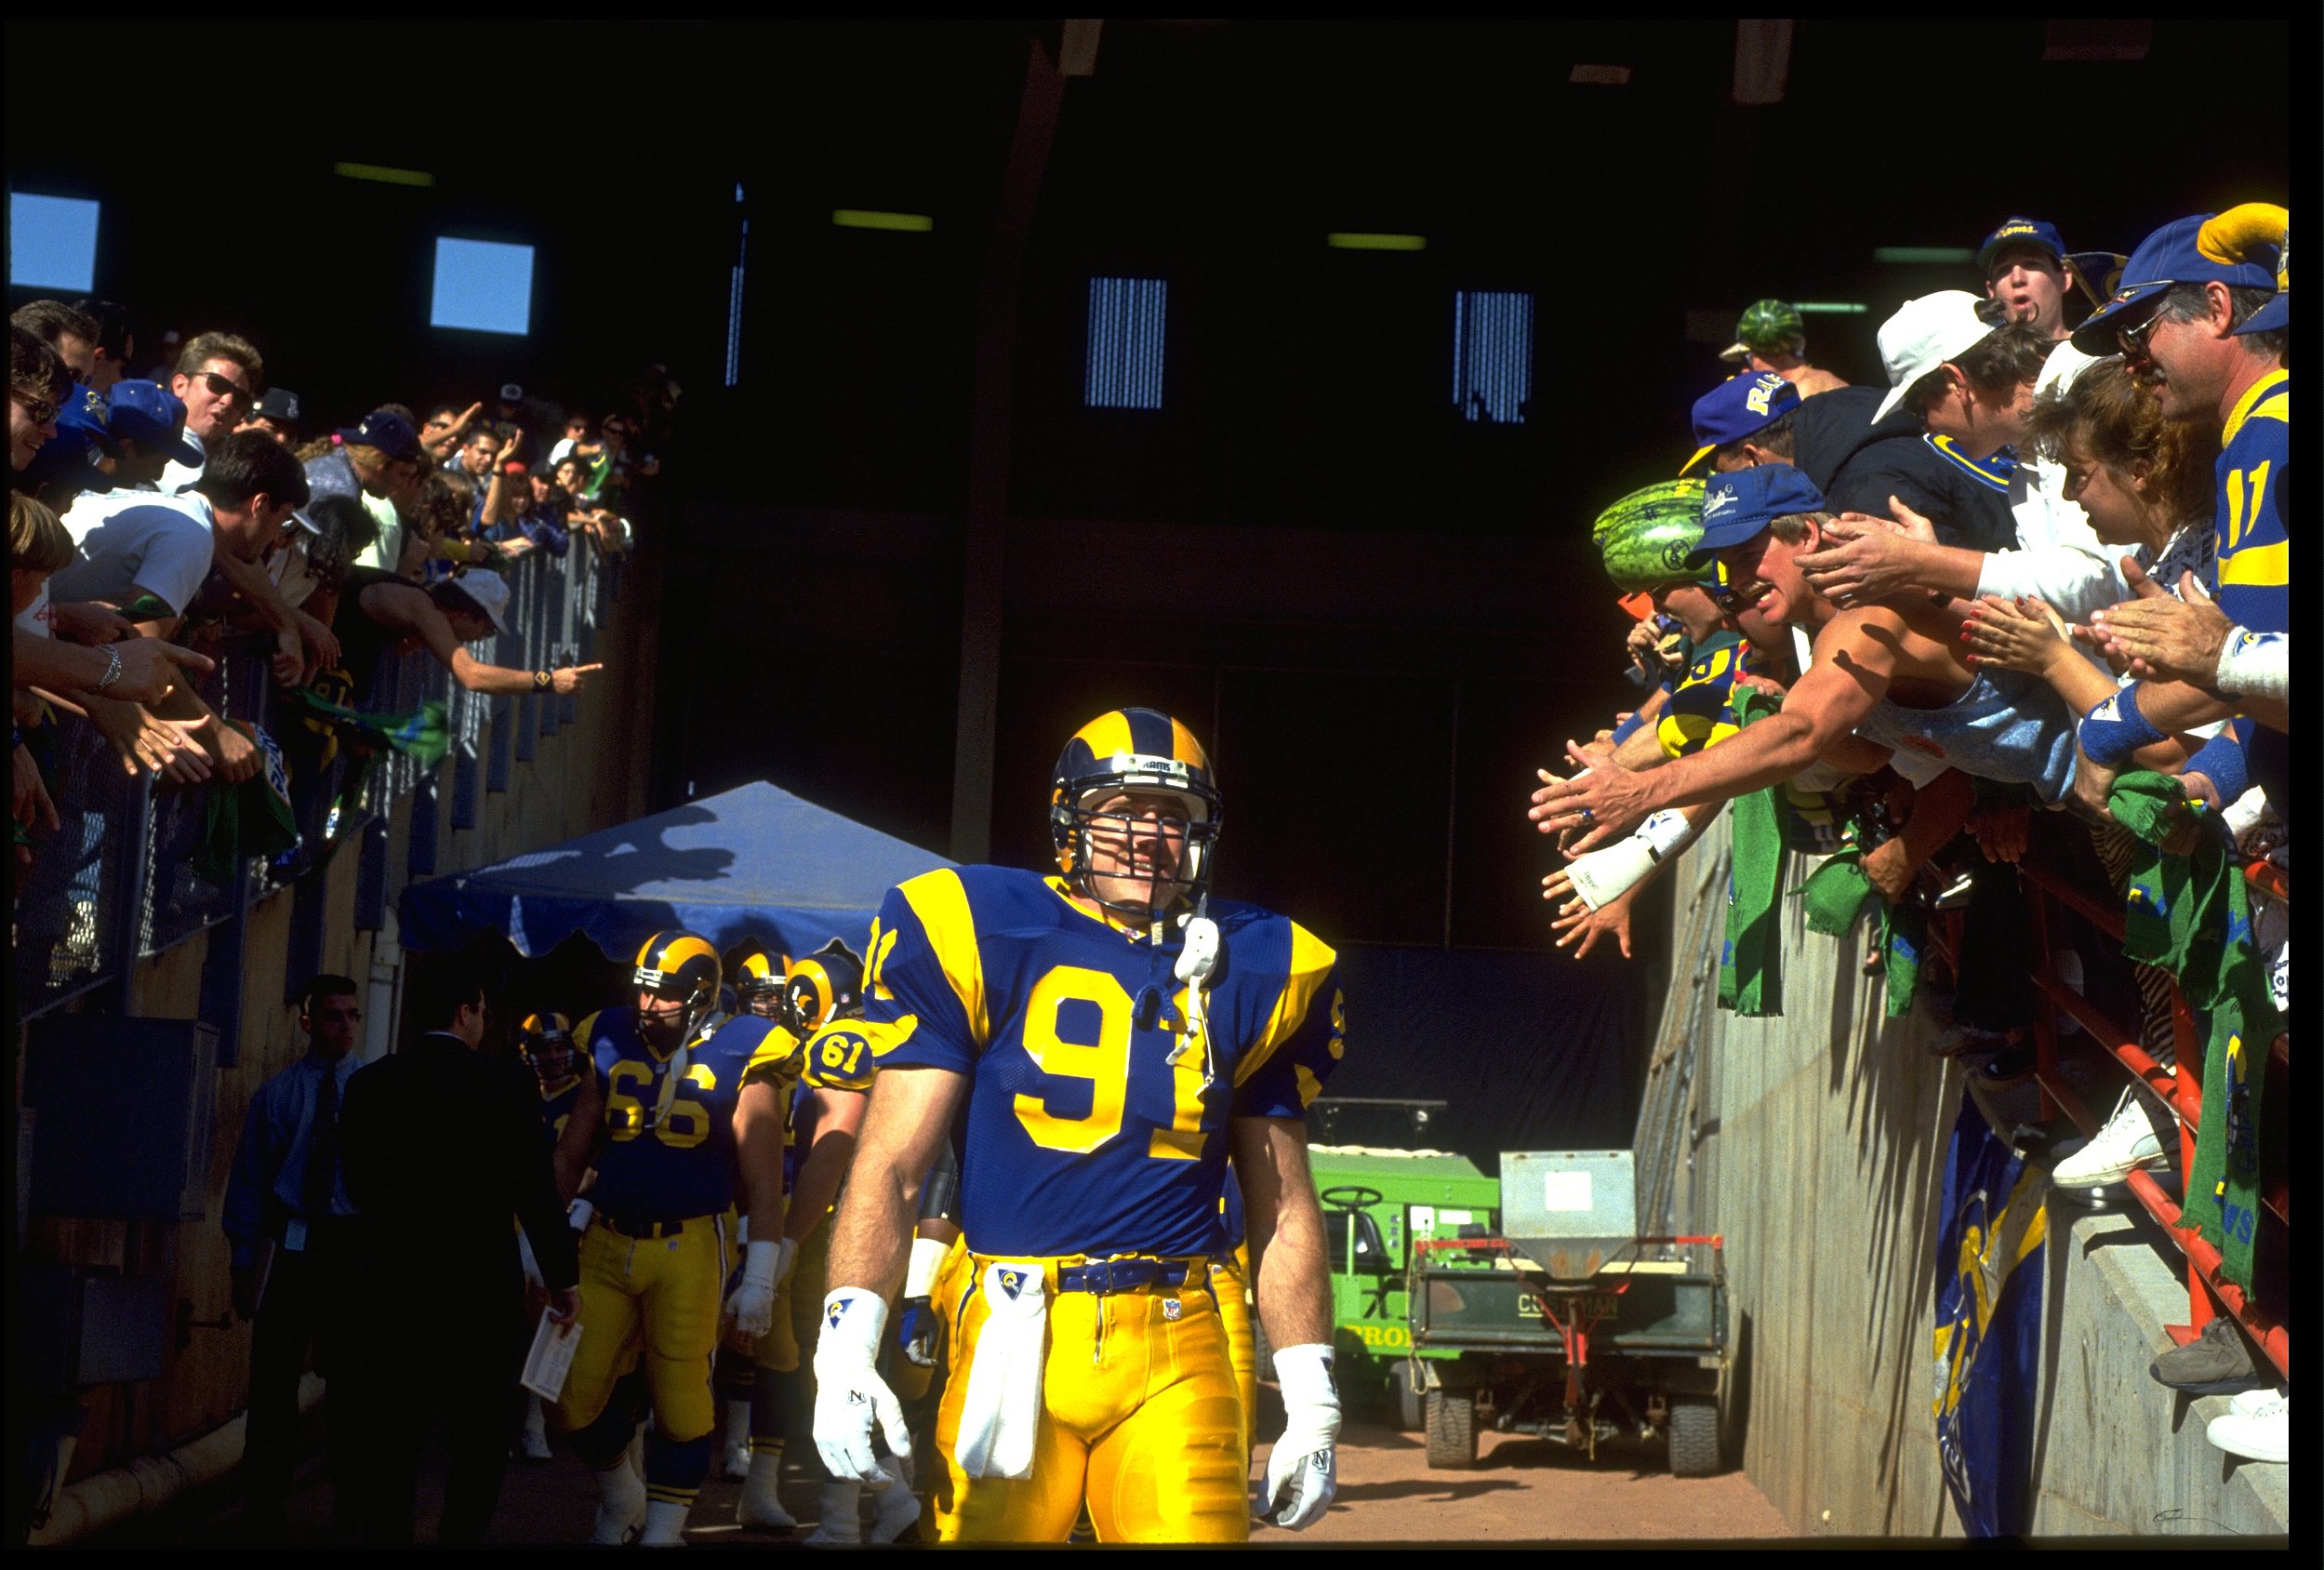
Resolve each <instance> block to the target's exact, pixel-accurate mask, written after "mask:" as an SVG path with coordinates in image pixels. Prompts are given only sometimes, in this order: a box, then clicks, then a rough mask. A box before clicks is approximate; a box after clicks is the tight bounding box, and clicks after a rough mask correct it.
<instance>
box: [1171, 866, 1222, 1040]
mask: <svg viewBox="0 0 2324 1570" xmlns="http://www.w3.org/2000/svg"><path fill="white" fill-rule="evenodd" d="M1209 909H1210V897H1209V896H1207V895H1205V896H1204V897H1203V898H1202V902H1201V903H1199V904H1197V905H1196V906H1195V908H1194V911H1193V913H1192V914H1191V915H1185V916H1180V917H1179V918H1178V925H1179V927H1180V928H1181V929H1183V930H1184V931H1185V933H1186V946H1185V947H1184V948H1183V949H1181V950H1179V951H1178V963H1177V965H1176V966H1175V968H1174V970H1173V971H1172V974H1173V975H1174V976H1175V978H1177V979H1178V980H1180V981H1182V982H1184V983H1186V988H1187V1019H1186V1025H1187V1028H1186V1030H1185V1031H1182V1032H1181V1033H1180V1034H1179V1037H1178V1046H1177V1050H1176V1051H1175V1052H1173V1053H1172V1054H1171V1055H1170V1061H1171V1062H1172V1063H1173V1064H1176V1063H1182V1062H1184V1061H1185V1060H1186V1058H1187V1056H1188V1054H1189V1053H1191V1052H1192V1051H1193V1050H1194V1043H1195V1040H1196V1038H1197V1037H1200V1038H1201V1040H1202V1083H1203V1084H1205V1085H1208V1084H1210V1082H1211V1081H1212V1080H1214V1079H1215V1078H1217V1077H1218V1064H1217V1060H1216V1058H1214V1057H1213V1056H1212V1053H1211V1024H1210V1005H1209V988H1210V979H1211V972H1212V971H1213V970H1215V969H1216V968H1217V966H1218V924H1217V923H1216V922H1215V921H1213V920H1211V918H1210V917H1209V916H1208V915H1207V914H1205V913H1204V912H1205V911H1208V910H1209Z"/></svg>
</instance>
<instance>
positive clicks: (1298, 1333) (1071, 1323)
mask: <svg viewBox="0 0 2324 1570" xmlns="http://www.w3.org/2000/svg"><path fill="white" fill-rule="evenodd" d="M1220 807H1221V802H1220V797H1219V793H1218V791H1217V789H1216V787H1215V784H1214V783H1213V780H1212V776H1211V769H1210V764H1209V761H1208V759H1207V758H1206V756H1205V755H1204V753H1203V751H1202V744H1201V743H1200V742H1198V741H1197V740H1196V739H1195V738H1194V735H1193V733H1192V732H1191V731H1189V729H1188V728H1187V727H1186V726H1185V725H1181V724H1179V723H1178V722H1177V721H1175V720H1173V719H1172V718H1170V717H1169V716H1168V715H1166V714H1162V713H1158V712H1154V711H1152V710H1150V709H1121V710H1115V711H1112V712H1109V713H1105V714H1101V715H1099V716H1098V717H1097V718H1096V719H1095V720H1093V721H1091V722H1090V723H1089V724H1088V725H1084V726H1082V728H1081V730H1079V731H1078V732H1076V733H1075V734H1074V736H1073V738H1072V739H1071V740H1070V741H1069V743H1068V744H1067V746H1066V749H1065V752H1064V754H1063V755H1062V756H1061V757H1060V758H1059V760H1058V763H1057V767H1056V774H1055V778H1054V783H1053V788H1052V793H1051V802H1050V825H1051V832H1052V836H1053V840H1054V843H1055V845H1056V856H1057V868H1058V871H1057V874H1056V876H1054V877H1047V878H1044V877H1042V876H1041V875H1040V874H1038V873H1034V872H1026V871H1015V870H1011V869H1007V868H1000V867H985V866H977V867H962V868H958V869H950V868H948V869H945V870H942V871H935V872H929V873H925V874H923V875H922V876H920V877H917V878H914V879H912V880H910V882H908V883H905V884H903V885H900V886H899V887H897V888H895V889H893V890H891V891H889V893H888V895H887V898H886V899H885V900H884V902H883V905H882V907H881V911H880V918H879V921H878V922H877V923H876V924H875V925H874V926H873V927H872V932H871V945H872V948H871V953H870V966H871V969H870V978H869V982H868V992H867V996H866V1001H865V1006H864V1020H863V1024H862V1029H861V1034H862V1036H863V1037H864V1038H865V1040H866V1042H867V1043H868V1044H869V1046H870V1052H871V1054H872V1056H873V1058H874V1060H875V1062H876V1064H877V1066H878V1068H879V1071H880V1072H879V1074H878V1076H877V1078H876V1079H875V1080H874V1081H873V1084H872V1090H871V1104H870V1110H869V1112H868V1113H867V1115H866V1117H865V1121H864V1127H863V1131H862V1134H861V1135H860V1136H859V1138H858V1141H857V1152H856V1162H855V1169H854V1171H853V1173H852V1175H851V1176H850V1178H849V1181H848V1188H847V1192H846V1194H845V1195H844V1197H843V1199H842V1201H841V1204H840V1210H839V1217H838V1220H837V1222H836V1224H835V1229H834V1233H833V1237H832V1243H831V1258H830V1292H829V1293H828V1295H827V1296H826V1297H825V1299H824V1305H823V1319H822V1324H821V1332H820V1340H819V1341H818V1344H817V1350H816V1357H815V1373H816V1380H817V1393H816V1404H815V1436H816V1444H817V1449H818V1450H820V1451H821V1453H822V1456H823V1458H824V1461H825V1463H826V1464H827V1465H828V1466H829V1467H830V1469H831V1470H832V1472H833V1474H834V1475H837V1476H842V1477H854V1478H857V1479H860V1480H862V1481H864V1482H866V1483H870V1484H873V1485H874V1486H875V1487H886V1486H889V1485H891V1484H893V1483H894V1482H895V1481H896V1470H901V1469H900V1467H898V1466H897V1464H896V1462H894V1461H890V1462H886V1463H883V1461H882V1459H881V1457H880V1456H879V1453H878V1451H877V1449H876V1447H875V1445H876V1442H878V1441H884V1443H885V1444H886V1445H887V1447H888V1449H889V1451H890V1453H891V1455H893V1456H901V1455H902V1454H903V1453H904V1452H905V1451H906V1450H907V1449H908V1447H909V1445H910V1434H909V1432H908V1431H907V1430H906V1427H905V1422H904V1417H903V1413H902V1411H901V1409H900V1406H899V1404H898V1403H897V1401H896V1395H895V1393H894V1392H893V1391H892V1390H890V1388H889V1387H888V1385H887V1384H886V1383H885V1382H884V1381H883V1379H882V1378H881V1377H880V1376H879V1374H878V1372H877V1370H876V1363H877V1359H878V1356H879V1353H880V1350H881V1344H882V1340H883V1330H884V1328H885V1325H886V1323H887V1316H888V1302H889V1300H890V1299H892V1298H893V1297H895V1296H896V1291H897V1288H898V1287H899V1286H901V1285H902V1284H903V1280H904V1274H905V1262H906V1252H907V1246H908V1243H909V1240H910V1236H911V1232H912V1223H913V1219H914V1217H915V1214H916V1212H917V1209H918V1205H917V1196H916V1190H917V1188H918V1186H919V1184H920V1183H921V1181H922V1178H923V1175H924V1174H925V1173H926V1172H927V1171H928V1170H929V1168H930V1166H931V1164H932V1163H933V1161H934V1159H935V1156H936V1149H937V1146H938V1145H939V1143H940V1142H941V1141H942V1140H944V1139H945V1138H948V1137H949V1135H950V1131H951V1129H952V1126H953V1123H954V1118H955V1114H956V1113H959V1114H960V1115H961V1117H962V1119H963V1124H962V1126H963V1136H962V1143H961V1156H960V1182H961V1201H960V1203H961V1216H960V1221H961V1230H962V1233H963V1246H962V1247H961V1249H960V1250H959V1251H958V1252H957V1253H956V1254H955V1255H954V1256H953V1257H952V1259H951V1262H950V1267H949V1268H948V1270H947V1271H946V1273H945V1276H944V1279H943V1280H942V1281H941V1282H940V1283H939V1284H938V1286H937V1291H936V1303H937V1307H938V1308H939V1309H940V1310H941V1311H942V1312H943V1315H944V1324H945V1326H946V1331H947V1335H948V1337H950V1346H951V1351H952V1362H951V1370H950V1377H949V1379H948V1381H947V1383H946V1386H945V1390H944V1395H943V1398H942V1401H941V1403H940V1404H939V1407H938V1410H937V1417H936V1452H937V1456H938V1457H939V1460H940V1462H941V1473H940V1475H938V1476H936V1478H935V1479H934V1480H933V1482H934V1504H935V1514H936V1530H937V1536H938V1537H939V1538H940V1539H941V1540H944V1541H948V1542H1063V1541H1065V1540H1066V1539H1067V1537H1068V1536H1069V1534H1070V1533H1071V1531H1072V1529H1073V1523H1074V1519H1075V1517H1076V1515H1077V1513H1078V1512H1079V1511H1080V1510H1082V1507H1083V1506H1084V1504H1086V1506H1087V1509H1088V1511H1089V1518H1090V1522H1091V1524H1092V1526H1093V1527H1094V1528H1095V1530H1096V1536H1097V1537H1098V1538H1099V1540H1101V1541H1104V1542H1240V1541H1242V1540H1243V1539H1244V1538H1245V1537H1247V1536H1248V1534H1249V1530H1250V1521H1251V1505H1250V1501H1249V1499H1248V1497H1247V1494H1246V1486H1247V1472H1248V1469H1247V1465H1246V1461H1245V1457H1244V1453H1243V1449H1242V1402H1241V1398H1240V1396H1239V1394H1238V1392H1237V1390H1236V1382H1235V1376H1234V1370H1233V1366H1232V1363H1231V1360H1230V1356H1229V1350H1228V1334H1227V1330H1226V1327H1225V1325H1224V1324H1223V1323H1222V1321H1221V1318H1220V1315H1219V1311H1218V1307H1217V1304H1216V1302H1215V1299H1214V1297H1213V1295H1212V1280H1211V1272H1210V1264H1211V1258H1210V1256H1211V1253H1212V1251H1213V1250H1214V1249H1215V1248H1216V1247H1217V1246H1218V1245H1219V1232H1218V1201H1219V1195H1220V1187H1221V1184H1222V1183H1223V1182H1224V1180H1225V1177H1226V1173H1227V1168H1228V1163H1229V1161H1230V1160H1231V1162H1232V1164H1233V1167H1234V1171H1235V1174H1236V1177H1237V1178H1238V1179H1239V1180H1240V1182H1241V1185H1242V1194H1243V1201H1244V1204H1245V1208H1246V1213H1247V1217H1248V1222H1247V1224H1248V1231H1249V1240H1250V1245H1251V1257H1252V1261H1253V1265H1254V1267H1255V1272H1256V1286H1257V1298H1258V1308H1259V1313H1260V1316H1261V1319H1262V1321H1263V1322H1264V1324H1265V1325H1266V1327H1267V1331H1268V1337H1269V1338H1270V1339H1271V1340H1273V1342H1274V1343H1275V1344H1276V1346H1278V1347H1279V1348H1281V1349H1282V1350H1279V1351H1278V1352H1277V1353H1276V1354H1275V1373H1276V1376H1277V1377H1278V1379H1279V1380H1280V1381H1281V1384H1282V1393H1283V1404H1284V1408H1285V1413H1286V1417H1287V1423H1286V1427H1285V1430H1284V1432H1283V1433H1282V1437H1281V1438H1280V1439H1278V1441H1277V1443H1276V1444H1275V1446H1274V1449H1273V1453H1272V1454H1271V1456H1270V1457H1269V1458H1268V1468H1267V1481H1266V1484H1264V1487H1263V1489H1262V1492H1261V1494H1260V1497H1259V1501H1258V1510H1259V1513H1260V1514H1261V1515H1263V1516H1264V1517H1265V1518H1266V1519H1268V1520H1269V1521H1272V1522H1274V1523H1277V1524H1280V1525H1284V1526H1292V1527H1298V1526H1305V1525H1307V1524H1308V1523H1312V1522H1314V1521H1316V1520H1318V1519H1320V1518H1321V1516H1322V1514H1323V1511H1324V1510H1325V1508H1326V1507H1327V1506H1328V1505H1329V1503H1330V1501H1331V1497H1332V1494H1333V1491H1334V1486H1335V1484H1334V1480H1333V1470H1334V1452H1335V1444H1336V1441H1337V1436H1338V1430H1339V1397H1338V1393H1337V1390H1335V1386H1334V1384H1333V1379H1332V1347H1331V1319H1330V1302H1329V1296H1328V1292H1327V1279H1326V1273H1325V1251H1324V1244H1323V1221H1322V1216H1321V1209H1320V1207H1319V1205H1318V1204H1317V1201H1316V1196H1315V1190H1314V1186H1313V1183H1312V1181H1311V1179H1310V1178H1309V1176H1308V1161H1307V1138H1306V1130H1305V1126H1304V1121H1303V1120H1304V1116H1305V1109H1306V1107H1307V1104H1308V1101H1309V1100H1311V1099H1312V1098H1314V1097H1315V1095H1316V1094H1317V1093H1318V1091H1320V1090H1321V1086H1322V1083H1323V1080H1324V1078H1325V1076H1327V1075H1328V1074H1330V1073H1331V1072H1332V1070H1333V1068H1334V1066H1335V1063H1336V1062H1337V1060H1338V1058H1339V1056H1340V1053H1341V1050H1342V1044H1341V1023H1342V1013H1341V1005H1340V999H1339V993H1338V990H1337V988H1336V987H1335V984H1334V978H1335V955H1334V954H1333V952H1332V951H1331V950H1330V949H1328V948H1326V947H1325V946H1324V945H1323V944H1322V943H1321V942H1320V941H1318V940H1317V939H1316V938H1314V937H1313V936H1312V935H1311V934H1309V933H1308V931H1306V930H1305V929H1304V928H1302V927H1301V926H1299V925H1297V924H1295V923H1294V922H1292V921H1290V920H1289V919H1287V918H1285V917H1282V916H1280V915H1276V914H1274V913H1273V912H1271V911H1264V910H1260V909H1258V908H1257V907H1255V906H1250V905H1242V904H1230V903H1228V902H1227V901H1224V900H1216V899H1212V898H1209V885H1210V879H1211V870H1212V865H1211V864H1212V852H1213V849H1214V847H1215V844H1216V841H1217V836H1218V832H1219V826H1220Z"/></svg>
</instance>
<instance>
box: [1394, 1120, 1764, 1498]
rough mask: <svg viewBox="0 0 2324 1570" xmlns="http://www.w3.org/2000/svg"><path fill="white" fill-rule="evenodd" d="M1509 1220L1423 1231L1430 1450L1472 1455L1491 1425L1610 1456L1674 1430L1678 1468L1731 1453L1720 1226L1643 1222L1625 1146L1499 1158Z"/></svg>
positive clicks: (1416, 1256)
mask: <svg viewBox="0 0 2324 1570" xmlns="http://www.w3.org/2000/svg"><path fill="white" fill-rule="evenodd" d="M1501 1200H1502V1228H1501V1235H1498V1236H1494V1237H1485V1238H1473V1237H1472V1238H1438V1239H1428V1240H1415V1241H1414V1246H1413V1250H1412V1255H1411V1265H1410V1270H1409V1284H1408V1286H1407V1294H1406V1301H1407V1303H1408V1304H1409V1306H1410V1313H1411V1318H1412V1333H1411V1334H1412V1346H1413V1350H1414V1354H1415V1355H1414V1362H1413V1365H1412V1378H1413V1380H1414V1383H1415V1384H1417V1385H1419V1386H1420V1388H1421V1390H1422V1397H1421V1404H1422V1415H1423V1418H1424V1421H1425V1424H1426V1428H1427V1432H1428V1464H1429V1465H1430V1466H1432V1467H1467V1466H1472V1465H1474V1464H1475V1462H1476V1459H1477V1434H1478V1432H1479V1430H1480V1428H1481V1427H1490V1428H1491V1429H1493V1430H1496V1431H1500V1432H1517V1433H1531V1434H1538V1435H1541V1436H1542V1437H1544V1438H1547V1439H1549V1440H1552V1441H1555V1442H1557V1443H1559V1444H1566V1445H1570V1446H1572V1447H1574V1448H1575V1449H1578V1450H1581V1451H1582V1452H1583V1453H1584V1454H1586V1455H1588V1456H1590V1457H1593V1458H1594V1457H1596V1455H1597V1452H1598V1445H1599V1443H1600V1441H1602V1440H1608V1439H1612V1438H1614V1437H1615V1436H1616V1435H1618V1434H1621V1433H1625V1432H1630V1433H1635V1434H1637V1435H1638V1436H1639V1437H1640V1438H1641V1439H1651V1438H1652V1437H1653V1435H1654V1434H1655V1433H1657V1432H1661V1433H1664V1434H1666V1435H1667V1440H1668V1444H1669V1452H1670V1470H1671V1471H1672V1472H1674V1473H1675V1474H1677V1475H1679V1476H1680V1477H1701V1476H1706V1475H1708V1474H1710V1473H1712V1472H1715V1471H1717V1470H1719V1464H1720V1419H1719V1390H1720V1374H1721V1371H1722V1370H1723V1369H1724V1367H1725V1365H1726V1356H1727V1278H1726V1261H1725V1248H1724V1244H1723V1242H1722V1240H1721V1239H1720V1238H1719V1237H1716V1236H1710V1237H1642V1236H1640V1235H1639V1234H1638V1227H1637V1220H1636V1217H1637V1199H1636V1192H1635V1188H1634V1183H1633V1178H1632V1170H1631V1162H1630V1152H1629V1151H1529V1152H1518V1153H1509V1154H1505V1155H1503V1156H1502V1158H1501Z"/></svg>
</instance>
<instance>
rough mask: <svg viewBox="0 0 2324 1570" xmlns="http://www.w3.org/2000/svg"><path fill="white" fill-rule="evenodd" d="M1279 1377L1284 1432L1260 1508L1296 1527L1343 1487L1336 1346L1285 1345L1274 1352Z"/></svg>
mask: <svg viewBox="0 0 2324 1570" xmlns="http://www.w3.org/2000/svg"><path fill="white" fill-rule="evenodd" d="M1275 1379H1276V1382H1277V1383H1278V1384H1279V1385H1281V1386H1282V1392H1283V1432H1282V1438H1280V1439H1278V1440H1277V1441H1276V1442H1275V1448H1274V1449H1273V1450H1272V1451H1271V1452H1269V1453H1268V1457H1267V1486H1266V1488H1265V1490H1264V1491H1263V1492H1262V1493H1261V1494H1260V1495H1259V1512H1258V1513H1259V1517H1260V1519H1261V1520H1263V1521H1267V1522H1269V1523H1273V1524H1274V1525H1277V1526H1283V1527H1288V1528H1289V1529H1291V1530H1292V1531H1294V1532H1296V1531H1298V1530H1299V1529H1300V1528H1301V1527H1303V1526H1312V1525H1314V1524H1315V1523H1317V1522H1319V1521H1321V1520H1322V1519H1323V1512H1324V1510H1327V1509H1328V1508H1330V1506H1331V1503H1332V1496H1333V1495H1334V1494H1335V1493H1336V1492H1338V1490H1339V1482H1338V1472H1337V1465H1336V1462H1335V1445H1336V1444H1338V1441H1339V1390H1338V1389H1337V1388H1336V1387H1335V1386H1334V1385H1333V1383H1332V1349H1331V1348H1330V1347H1329V1346H1327V1345H1325V1344H1323V1343H1322V1342H1320V1341H1311V1342H1309V1343H1308V1344H1307V1345H1306V1346H1300V1347H1284V1348H1282V1350H1279V1351H1277V1352H1276V1354H1275Z"/></svg>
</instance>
